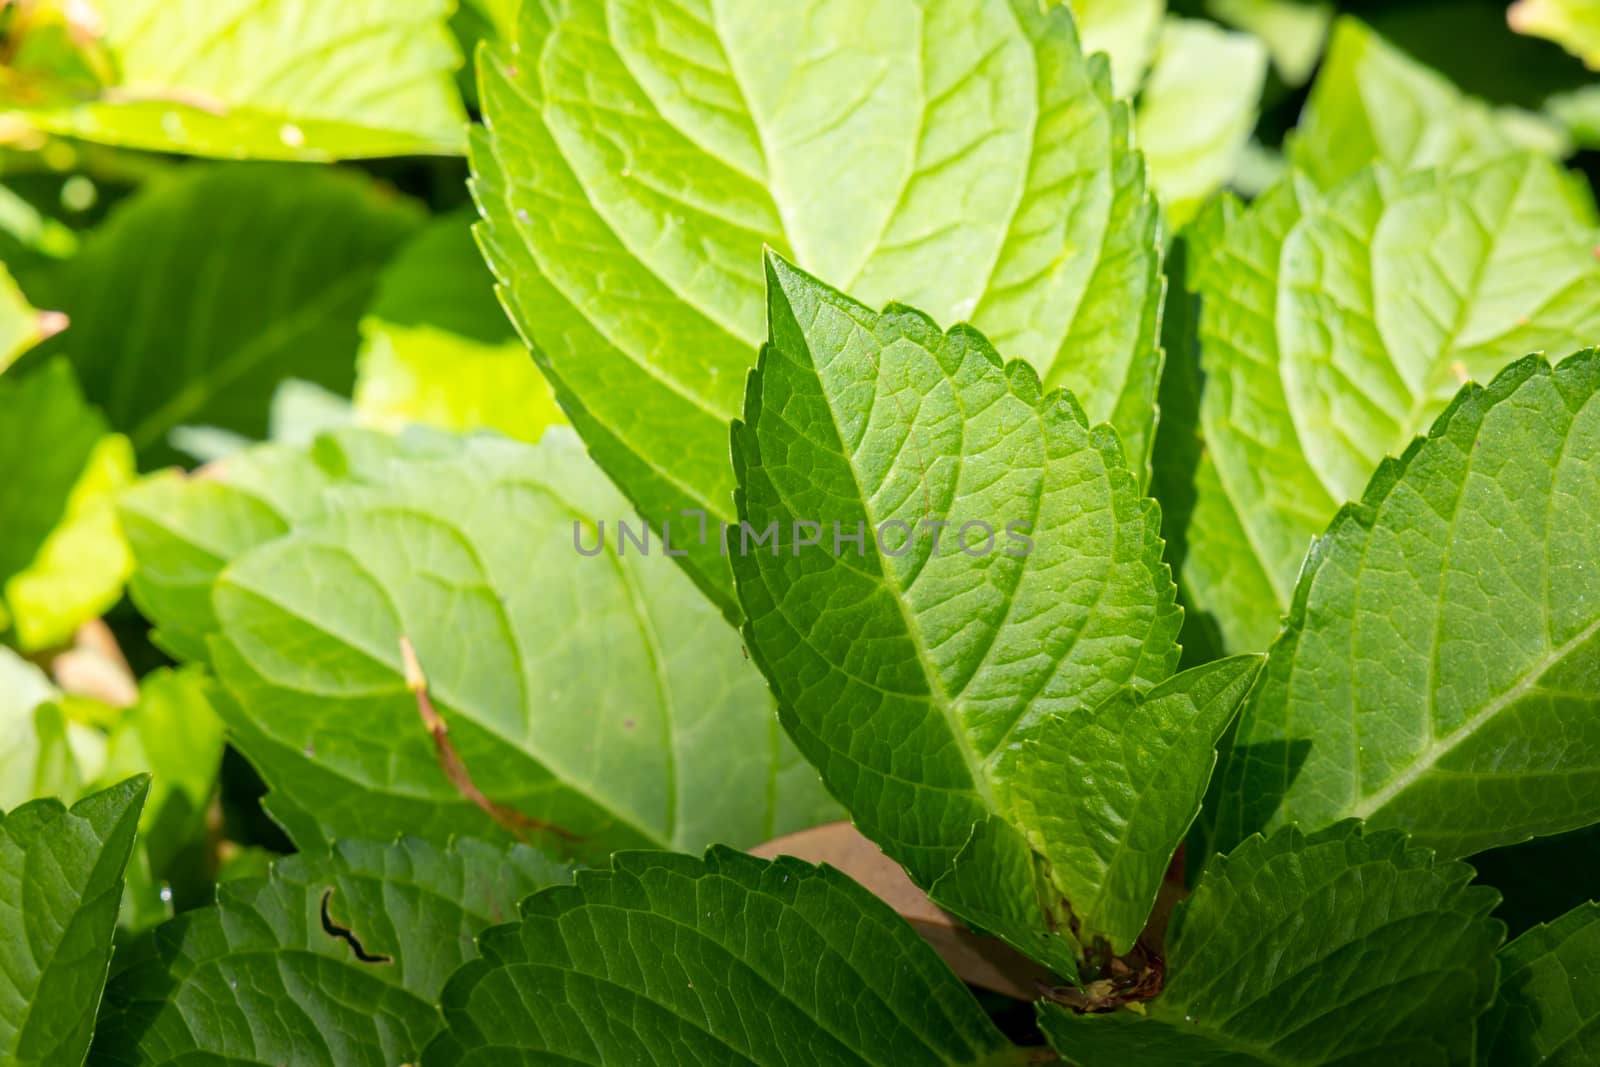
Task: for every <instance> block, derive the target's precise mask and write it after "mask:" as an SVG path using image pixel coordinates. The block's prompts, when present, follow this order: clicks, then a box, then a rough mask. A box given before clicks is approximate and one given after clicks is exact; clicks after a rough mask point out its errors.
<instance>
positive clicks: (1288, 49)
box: [1205, 0, 1334, 87]
mask: <svg viewBox="0 0 1600 1067" xmlns="http://www.w3.org/2000/svg"><path fill="white" fill-rule="evenodd" d="M1205 7H1206V13H1207V14H1209V15H1211V16H1213V17H1215V18H1218V19H1220V20H1222V21H1223V22H1226V23H1227V24H1229V25H1230V26H1237V27H1238V28H1239V29H1241V30H1247V31H1249V32H1250V33H1253V34H1255V35H1256V36H1257V37H1259V38H1261V40H1262V43H1264V44H1265V45H1266V47H1267V51H1268V52H1269V53H1271V55H1272V65H1273V67H1275V68H1276V69H1277V71H1278V77H1279V78H1281V79H1283V82H1284V84H1286V85H1289V86H1291V87H1294V86H1300V85H1304V84H1305V83H1306V80H1307V79H1308V78H1310V77H1311V72H1312V71H1313V70H1314V69H1316V66H1317V60H1318V59H1320V58H1321V57H1322V46H1323V45H1324V44H1325V43H1326V42H1327V39H1328V26H1329V25H1330V24H1331V23H1332V22H1333V13H1334V6H1333V4H1331V3H1328V2H1327V0H1206V5H1205Z"/></svg>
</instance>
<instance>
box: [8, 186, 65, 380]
mask: <svg viewBox="0 0 1600 1067" xmlns="http://www.w3.org/2000/svg"><path fill="white" fill-rule="evenodd" d="M3 194H5V190H4V189H0V195H3ZM66 326H67V322H66V319H65V318H64V317H63V316H62V315H61V314H59V313H57V312H49V311H35V310H34V308H33V305H32V304H29V303H28V298H27V297H25V296H23V295H22V290H21V289H18V288H17V283H16V281H15V280H14V279H13V278H12V277H11V272H10V271H8V270H6V265H5V264H4V263H0V372H4V371H5V369H6V368H7V367H9V366H11V364H12V363H14V362H16V359H17V357H18V356H20V355H22V353H24V352H26V351H27V350H28V349H30V348H32V347H33V346H34V345H36V344H38V343H39V342H40V341H43V340H45V339H46V338H48V337H51V336H53V335H55V334H57V333H60V332H61V331H62V330H64V329H66Z"/></svg>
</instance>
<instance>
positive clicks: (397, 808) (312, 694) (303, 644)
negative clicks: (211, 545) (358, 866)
mask: <svg viewBox="0 0 1600 1067" xmlns="http://www.w3.org/2000/svg"><path fill="white" fill-rule="evenodd" d="M336 446H337V447H342V448H343V449H344V455H342V456H339V457H338V458H337V459H334V458H332V457H331V456H325V457H324V464H325V466H324V469H325V470H330V469H334V468H335V466H342V467H343V468H344V469H345V470H346V471H348V472H349V473H348V475H346V476H344V477H340V478H339V479H338V482H339V483H340V484H338V485H337V487H335V488H331V489H327V490H325V491H323V492H322V493H321V494H320V496H319V499H318V500H317V502H316V503H315V505H314V506H313V507H311V508H310V509H308V512H306V513H304V514H305V516H306V517H305V518H304V519H302V520H291V521H290V522H289V523H288V526H289V530H288V534H287V536H282V537H279V538H277V539H276V540H271V541H265V542H262V543H258V547H255V548H254V549H252V550H249V551H243V552H242V554H240V555H238V556H237V557H236V558H234V559H232V560H231V561H229V562H226V563H224V562H223V561H222V560H220V559H219V558H218V557H219V556H220V555H223V554H225V553H227V552H229V551H232V550H233V549H234V548H235V547H238V548H243V547H244V546H243V545H242V544H240V542H234V543H233V544H231V545H230V544H221V545H218V547H217V549H216V550H215V551H214V552H211V551H208V550H207V549H205V548H203V547H200V546H199V545H195V544H185V541H184V539H185V537H186V533H185V529H182V528H180V529H175V530H172V531H170V533H171V534H172V535H174V536H175V539H176V541H177V545H176V551H175V552H173V553H172V554H171V555H170V556H169V555H165V554H158V557H157V561H156V565H157V566H158V567H160V568H161V572H160V573H161V580H164V581H168V582H170V584H168V585H167V586H166V588H165V589H164V593H165V594H166V595H168V596H169V597H171V598H173V600H172V603H173V604H174V605H175V608H176V611H177V615H178V617H179V618H180V620H181V624H182V629H183V631H184V633H185V637H186V639H189V640H186V641H185V643H186V644H187V643H192V637H193V636H197V635H200V634H202V633H204V632H205V631H206V629H207V627H213V628H214V629H215V633H214V634H213V636H212V639H211V645H210V653H211V655H210V659H211V661H212V662H213V664H214V665H215V667H216V669H217V672H218V674H219V676H220V677H221V679H222V681H223V682H224V683H225V685H226V687H227V689H228V690H229V692H230V694H231V696H232V698H233V699H232V700H231V701H228V702H225V703H224V706H223V708H222V709H221V710H222V712H223V715H224V718H225V719H226V721H227V722H228V725H229V727H230V730H231V732H232V734H233V736H234V740H235V743H236V744H237V745H238V746H239V748H240V749H241V750H242V751H243V752H244V753H245V754H246V755H247V756H248V757H249V758H250V759H251V761H252V762H254V763H255V764H256V766H257V767H258V769H259V770H260V771H261V773H262V775H263V777H264V778H265V779H266V781H267V783H268V784H269V785H270V786H271V787H272V793H271V794H270V795H269V797H268V801H267V803H268V807H269V808H270V810H271V811H272V812H273V813H274V814H275V815H277V816H278V817H279V818H280V819H281V820H282V821H283V822H284V823H285V825H286V826H287V827H288V828H289V830H290V831H291V834H292V836H294V837H295V839H296V840H297V841H299V842H301V843H302V844H307V843H309V842H312V841H315V840H318V839H336V838H340V837H353V836H356V835H357V834H359V833H360V832H361V831H362V830H363V828H365V829H366V830H367V831H368V832H371V829H372V828H373V827H382V828H390V827H393V828H396V829H399V828H403V829H405V830H406V832H409V833H415V834H418V835H419V836H423V837H427V838H429V839H432V840H445V839H448V838H449V837H450V836H451V835H459V834H469V835H477V836H484V837H491V836H495V835H505V834H507V833H508V831H510V832H537V831H538V830H539V829H540V828H539V826H538V825H537V824H538V823H543V824H549V825H551V826H553V827H555V828H559V830H560V831H561V834H553V833H552V834H546V835H544V836H545V839H546V840H547V841H549V842H550V843H551V844H552V845H558V846H560V847H561V848H563V849H568V850H572V851H574V852H576V853H577V854H579V855H583V856H588V857H603V856H604V855H605V854H607V853H609V852H610V851H611V850H613V849H615V848H619V847H627V846H636V845H645V846H651V847H672V848H690V849H698V848H703V847H704V846H705V845H706V844H708V843H710V842H713V841H732V842H737V843H741V844H755V843H758V842H761V841H764V840H767V839H769V838H771V837H774V836H776V835H778V834H780V833H784V832H787V831H789V830H795V829H800V828H802V827H805V826H810V825H813V824H814V823H816V822H818V821H823V820H825V819H826V818H828V817H830V816H831V815H832V813H833V812H834V811H835V809H834V807H833V806H832V805H831V804H830V803H829V802H828V801H827V800H826V798H825V796H824V795H823V793H822V791H821V788H820V785H819V784H818V782H817V780H816V777H815V775H814V773H813V772H811V770H810V768H809V767H807V766H806V765H805V763H804V761H803V760H801V759H800V757H799V755H798V754H797V753H796V752H795V751H794V749H793V748H792V747H791V746H790V745H789V743H788V742H787V741H786V739H785V738H784V737H783V735H782V731H781V730H780V729H779V727H778V723H777V719H776V716H775V715H774V714H773V710H772V701H771V697H770V696H769V695H768V694H767V693H766V692H765V689H764V687H763V685H762V681H761V677H760V675H759V674H758V673H757V672H756V671H755V669H754V668H753V667H751V666H750V664H749V663H747V662H746V660H745V657H744V656H743V654H742V653H741V651H740V647H739V641H738V637H737V635H736V634H735V633H734V632H733V631H732V630H731V629H730V628H729V627H728V625H727V623H726V622H725V621H724V620H723V619H722V618H721V617H720V615H719V614H718V613H717V612H716V611H715V609H714V608H713V607H712V606H711V605H710V604H708V603H706V602H705V600H704V599H703V598H702V597H700V596H699V595H698V594H697V593H696V591H695V589H694V587H693V584H692V583H691V582H690V581H689V580H688V579H687V578H686V577H685V576H684V575H683V574H682V573H681V572H680V571H679V569H678V568H677V567H675V566H674V565H673V563H672V561H671V560H670V559H667V558H665V557H664V555H663V548H664V546H662V545H661V544H660V543H659V542H656V543H654V544H653V545H652V553H651V557H650V558H643V556H642V555H641V554H640V553H639V552H638V551H637V548H636V546H635V545H632V544H628V543H626V542H621V543H619V541H618V531H617V529H616V525H615V524H616V522H617V520H618V519H619V518H622V517H626V515H627V513H628V508H627V506H626V504H625V502H624V501H623V500H622V498H621V497H620V496H619V495H618V494H616V492H615V491H614V490H612V489H611V488H610V486H609V485H608V484H606V483H605V482H604V480H603V479H601V478H600V477H598V475H597V472H596V471H595V470H594V467H593V466H592V464H591V463H590V462H589V461H588V460H587V458H586V457H585V456H584V454H583V451H582V448H581V446H580V445H579V444H578V443H577V441H576V440H575V439H574V437H573V436H572V435H571V433H570V432H566V431H558V430H556V429H552V430H551V431H549V432H547V433H546V435H545V439H544V441H543V442H542V443H541V444H540V445H539V446H538V447H537V448H535V447H530V446H527V445H523V444H520V443H517V442H511V441H505V440H501V439H494V438H476V439H467V440H464V441H459V442H458V441H456V440H454V439H450V438H437V439H435V441H434V444H433V445H432V446H431V447H432V449H433V451H432V453H431V454H430V453H429V452H428V451H427V450H426V449H422V450H420V453H419V452H413V453H412V454H411V455H405V454H404V448H405V446H403V445H399V444H395V443H392V442H389V441H388V439H386V438H383V437H381V436H379V435H376V434H370V433H369V434H365V435H363V434H352V435H346V436H343V437H341V438H338V439H335V440H326V441H325V443H324V444H322V445H320V446H319V447H320V448H322V449H323V450H324V451H332V450H334V449H335V447H336ZM364 449H365V450H370V451H371V452H372V453H373V454H371V455H365V456H364V455H362V454H361V452H362V451H363V450H364ZM280 469H287V468H280ZM189 488H195V489H196V490H197V491H199V492H202V493H206V494H207V496H210V497H211V498H212V499H216V498H218V497H219V496H221V497H226V496H227V494H226V493H223V494H212V493H210V492H209V491H208V490H207V489H206V487H205V484H204V483H203V482H201V483H189V485H184V484H182V483H176V482H173V483H168V491H169V492H172V493H174V494H176V495H181V494H182V492H183V491H185V490H187V489H189ZM277 491H278V492H279V493H286V494H294V493H296V492H298V491H299V487H298V486H295V487H294V488H288V487H280V489H278V490H277ZM262 504H263V502H262V501H261V500H260V499H259V498H256V499H243V498H239V497H232V498H229V499H227V501H226V508H227V509H229V513H234V512H236V511H238V512H249V513H253V515H254V520H255V521H257V522H259V525H258V526H256V527H255V530H256V531H258V532H263V533H264V532H266V531H268V530H270V529H272V528H273V527H274V526H275V525H277V524H278V523H281V522H283V521H284V520H283V518H282V517H281V516H279V515H274V514H272V513H271V509H270V507H266V508H264V509H263V507H262ZM291 506H297V505H291ZM202 510H203V506H202V505H200V504H198V503H191V505H190V506H189V507H188V508H187V509H183V508H180V509H177V510H175V511H173V512H172V513H171V514H173V515H179V514H185V513H186V514H189V515H195V516H197V518H196V520H195V526H196V528H197V529H198V530H199V531H200V532H199V533H198V534H197V535H196V536H197V537H203V536H205V530H206V529H207V528H212V529H224V530H226V529H228V528H229V523H228V521H227V520H226V519H223V518H222V517H221V516H219V515H211V516H206V515H203V514H201V512H202ZM602 522H603V523H604V524H605V527H606V530H607V536H608V538H609V540H610V543H609V545H608V548H607V551H606V552H605V553H604V554H603V555H600V556H594V557H593V558H588V557H585V556H581V555H579V553H578V551H577V547H576V545H575V538H578V539H580V543H581V544H582V545H583V546H584V547H585V550H586V551H589V552H592V551H593V546H594V543H595V540H596V529H597V524H599V523H602ZM633 532H634V534H635V535H637V534H638V533H639V532H640V527H639V524H637V523H635V524H634V530H633ZM250 536H251V537H254V534H253V533H252V534H251V535H250ZM241 540H243V539H241ZM223 565H225V566H226V569H225V570H221V567H222V566H223ZM219 570H221V574H220V576H217V572H218V571H219ZM207 576H214V577H215V582H214V588H213V589H212V593H211V605H212V607H211V610H212V612H213V614H210V615H209V616H207V615H204V614H202V613H200V612H198V611H196V610H195V605H196V604H197V603H198V602H199V601H200V599H201V597H202V596H203V589H202V583H203V582H204V581H205V580H206V578H207ZM147 592H148V590H147ZM158 619H160V616H159V615H158ZM163 625H165V624H163ZM170 633H171V631H168V634H169V636H170ZM402 639H405V641H406V642H409V643H410V645H411V646H412V648H413V649H414V650H415V654H416V657H417V659H418V661H419V665H420V670H421V672H422V673H423V675H424V676H425V677H424V678H423V679H422V682H423V683H424V684H425V685H426V688H427V692H428V694H429V696H430V697H431V704H432V706H433V707H434V708H435V709H436V711H437V714H438V715H439V716H440V717H442V720H443V722H444V724H445V726H446V727H447V728H448V735H447V736H448V741H449V743H450V746H451V748H452V750H453V752H454V754H455V757H456V758H459V760H460V762H461V763H462V764H464V767H465V778H469V779H470V784H469V782H468V781H466V780H464V776H463V773H461V772H458V771H456V770H455V769H453V768H452V767H451V757H450V756H448V755H446V754H444V753H442V752H441V751H440V743H439V742H437V741H436V740H435V737H434V736H433V733H432V729H433V728H432V726H431V725H430V720H429V718H428V715H427V713H426V711H425V710H424V709H423V708H422V707H421V706H420V705H419V700H418V696H417V694H416V693H415V692H414V691H413V684H412V682H411V681H408V672H407V664H406V662H405V657H404V654H403V645H402ZM474 790H476V791H479V792H478V795H477V796H474ZM485 798H487V800H488V801H489V802H492V805H493V806H494V807H495V808H497V809H498V810H491V804H490V803H486V802H485ZM519 820H520V822H519ZM508 823H510V825H508ZM562 834H564V835H575V837H576V840H574V839H572V838H571V837H569V836H562Z"/></svg>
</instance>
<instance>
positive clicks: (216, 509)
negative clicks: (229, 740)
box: [120, 445, 333, 662]
mask: <svg viewBox="0 0 1600 1067" xmlns="http://www.w3.org/2000/svg"><path fill="white" fill-rule="evenodd" d="M332 481H333V475H332V474H331V473H330V472H329V471H327V470H326V469H325V468H324V467H323V466H322V465H321V464H319V463H318V462H317V460H316V459H315V458H314V457H313V456H312V455H310V454H307V453H306V452H303V451H301V450H298V449H293V448H289V447H287V446H282V445H263V446H261V447H259V448H252V449H248V450H246V451H244V452H241V453H239V454H237V455H235V456H231V457H229V458H228V459H226V460H223V461H221V462H219V463H218V464H217V465H215V466H213V467H210V468H206V469H205V470H204V471H202V472H201V473H198V474H195V475H186V474H184V473H182V472H180V471H175V470H169V471H162V472H160V473H158V474H154V475H151V476H149V477H147V478H145V479H143V480H141V481H140V482H139V483H138V484H137V485H135V486H134V487H133V488H131V489H130V490H128V492H126V493H125V494H123V497H122V500H121V508H120V516H121V520H122V527H123V529H124V530H125V531H126V532H127V536H128V544H129V546H130V548H131V549H132V551H133V557H134V560H135V561H136V566H135V569H134V572H133V576H132V578H131V579H130V580H129V583H128V592H129V594H130V595H131V596H132V597H133V601H134V603H135V604H136V605H137V606H138V607H139V610H140V611H142V612H143V613H144V615H145V617H146V618H149V619H150V620H152V621H153V622H154V623H155V626H156V629H155V630H154V632H153V633H152V635H151V636H152V638H153V639H154V641H155V643H156V644H157V645H158V646H159V647H161V648H162V649H163V650H165V651H166V652H168V653H169V654H170V655H172V656H173V657H175V658H177V659H180V660H188V661H191V662H205V661H206V660H207V658H208V656H209V653H208V651H207V649H206V638H207V637H208V636H209V635H210V634H213V633H215V632H216V631H217V629H218V623H217V615H216V610H215V609H214V608H213V607H212V604H211V586H212V583H213V582H215V581H216V578H217V575H219V574H221V573H222V569H223V568H224V567H225V566H227V564H228V563H229V562H230V561H232V560H234V559H237V558H238V557H240V556H242V555H243V554H244V553H245V552H246V551H247V550H248V549H250V548H253V547H254V546H256V545H259V544H263V543H265V542H267V541H271V540H274V539H275V538H278V537H281V536H283V535H284V534H285V533H287V532H288V531H289V527H290V524H291V523H292V522H293V521H294V520H295V519H297V518H302V517H306V518H309V517H311V516H314V515H316V514H319V513H320V511H321V508H322V495H321V494H322V490H323V489H325V488H327V487H328V486H329V485H331V484H332Z"/></svg>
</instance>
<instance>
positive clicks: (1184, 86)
mask: <svg viewBox="0 0 1600 1067" xmlns="http://www.w3.org/2000/svg"><path fill="white" fill-rule="evenodd" d="M1266 77H1267V53H1266V49H1265V48H1264V47H1262V44H1261V41H1260V40H1259V39H1258V38H1256V37H1253V36H1251V35H1250V34H1247V33H1229V32H1227V31H1226V30H1221V29H1218V28H1217V27H1216V26H1214V25H1212V24H1211V23H1209V22H1202V21H1200V20H1198V19H1168V20H1167V24H1166V28H1165V29H1164V30H1163V31H1162V34H1161V47H1160V49H1159V50H1158V51H1157V52H1156V61H1155V69H1154V70H1153V71H1152V72H1151V75H1150V83H1149V84H1148V85H1146V86H1145V90H1144V95H1143V96H1142V97H1140V99H1139V112H1138V123H1137V130H1138V135H1139V147H1140V148H1141V149H1142V150H1143V151H1144V158H1145V165H1146V166H1147V167H1148V168H1149V170H1150V182H1151V184H1152V185H1154V186H1155V189H1156V192H1157V194H1158V195H1159V196H1160V197H1161V203H1162V206H1163V207H1164V208H1165V209H1166V218H1167V222H1168V223H1169V224H1171V225H1172V226H1173V227H1174V228H1176V227H1181V226H1182V225H1183V224H1184V223H1186V222H1188V221H1189V219H1190V218H1192V217H1193V216H1194V213H1195V212H1196V211H1197V210H1198V209H1199V207H1200V205H1201V204H1202V203H1203V202H1204V201H1205V200H1206V199H1207V198H1208V197H1210V196H1211V194H1212V193H1214V192H1216V191H1217V190H1218V189H1220V188H1222V186H1223V185H1224V184H1225V183H1226V182H1227V181H1228V179H1229V178H1231V177H1232V176H1233V172H1234V169H1235V167H1236V166H1237V164H1238V160H1239V155H1240V153H1241V152H1242V151H1243V149H1244V146H1245V144H1246V142H1248V141H1249V139H1250V131H1251V130H1253V129H1254V128H1255V125H1256V112H1257V109H1258V106H1259V104H1260V101H1261V87H1262V85H1263V84H1264V83H1265V81H1266Z"/></svg>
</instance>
